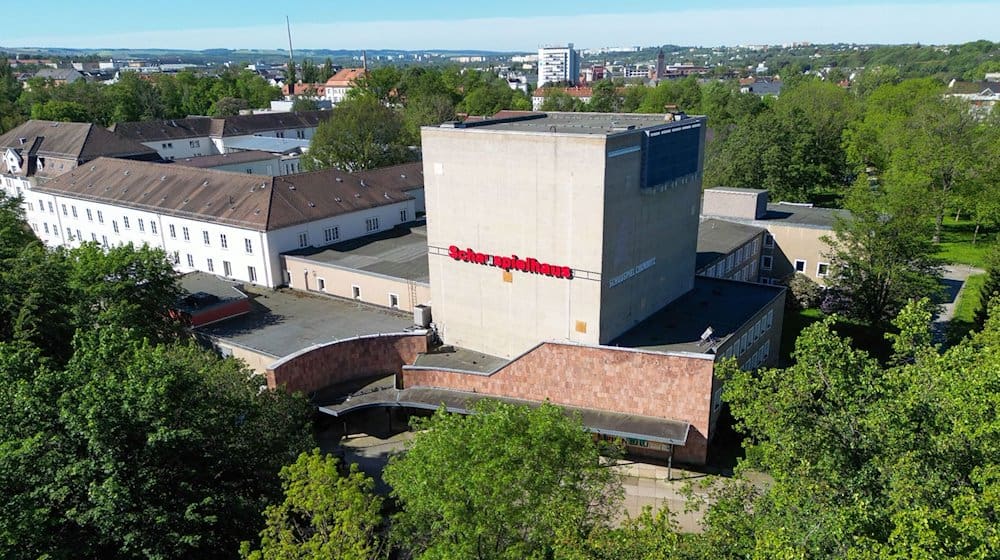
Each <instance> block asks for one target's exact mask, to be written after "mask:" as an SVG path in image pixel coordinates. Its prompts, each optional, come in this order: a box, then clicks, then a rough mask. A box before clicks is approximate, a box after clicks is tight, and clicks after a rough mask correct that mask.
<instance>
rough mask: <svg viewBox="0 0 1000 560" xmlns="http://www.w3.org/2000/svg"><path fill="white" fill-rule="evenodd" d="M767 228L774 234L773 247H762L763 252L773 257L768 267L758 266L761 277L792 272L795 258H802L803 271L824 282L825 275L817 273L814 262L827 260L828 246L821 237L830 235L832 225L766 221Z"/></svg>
mask: <svg viewBox="0 0 1000 560" xmlns="http://www.w3.org/2000/svg"><path fill="white" fill-rule="evenodd" d="M766 226H767V230H768V232H769V233H770V234H771V235H772V236H773V237H774V241H775V247H774V248H773V249H768V248H766V247H765V248H764V250H763V255H764V256H767V255H771V256H772V257H773V261H772V266H771V270H769V271H768V270H764V268H763V266H762V267H761V271H760V275H761V278H762V279H763V278H774V279H775V280H782V279H784V278H787V277H789V276H791V275H792V274H794V272H795V261H796V260H803V261H805V270H804V271H802V272H803V274H805V275H806V276H808V277H809V278H811V279H812V280H815V281H816V282H819V283H820V284H825V283H826V278H824V277H821V276H818V275H817V265H818V264H819V263H829V262H830V259H829V258H828V257H825V256H824V254H825V253H827V252H828V251H829V250H830V248H829V246H828V245H827V244H826V243H824V242H823V241H822V240H821V239H820V238H821V237H824V236H832V235H833V230H832V229H820V228H809V227H801V226H798V227H795V226H783V225H776V224H770V223H768V224H766Z"/></svg>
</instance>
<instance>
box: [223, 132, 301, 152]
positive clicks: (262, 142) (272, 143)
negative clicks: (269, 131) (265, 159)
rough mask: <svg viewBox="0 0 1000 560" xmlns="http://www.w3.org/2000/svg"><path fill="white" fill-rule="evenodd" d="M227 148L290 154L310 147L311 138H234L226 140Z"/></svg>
mask: <svg viewBox="0 0 1000 560" xmlns="http://www.w3.org/2000/svg"><path fill="white" fill-rule="evenodd" d="M226 149H227V150H259V151H262V152H270V153H272V154H290V153H293V152H303V151H305V150H308V149H309V140H300V139H298V138H272V137H270V136H251V137H249V138H233V139H227V140H226Z"/></svg>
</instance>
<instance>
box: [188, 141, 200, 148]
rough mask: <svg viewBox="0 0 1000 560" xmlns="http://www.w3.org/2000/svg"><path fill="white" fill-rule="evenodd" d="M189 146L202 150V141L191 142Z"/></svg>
mask: <svg viewBox="0 0 1000 560" xmlns="http://www.w3.org/2000/svg"><path fill="white" fill-rule="evenodd" d="M188 146H190V147H192V148H200V147H201V140H191V141H190V142H188Z"/></svg>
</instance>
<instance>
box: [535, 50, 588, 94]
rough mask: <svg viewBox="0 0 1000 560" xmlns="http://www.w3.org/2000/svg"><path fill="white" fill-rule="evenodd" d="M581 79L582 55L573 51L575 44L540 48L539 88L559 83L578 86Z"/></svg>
mask: <svg viewBox="0 0 1000 560" xmlns="http://www.w3.org/2000/svg"><path fill="white" fill-rule="evenodd" d="M579 78H580V54H579V53H577V52H576V51H575V50H573V43H569V44H567V45H565V46H561V45H552V46H546V47H539V49H538V87H542V86H544V85H545V84H555V83H559V82H567V83H569V84H571V85H576V83H577V80H579Z"/></svg>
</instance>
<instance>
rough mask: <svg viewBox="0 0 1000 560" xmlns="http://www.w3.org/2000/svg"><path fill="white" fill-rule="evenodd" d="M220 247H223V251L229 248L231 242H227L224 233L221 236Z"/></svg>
mask: <svg viewBox="0 0 1000 560" xmlns="http://www.w3.org/2000/svg"><path fill="white" fill-rule="evenodd" d="M219 245H222V248H223V249H228V248H229V241H226V234H224V233H220V234H219Z"/></svg>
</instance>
